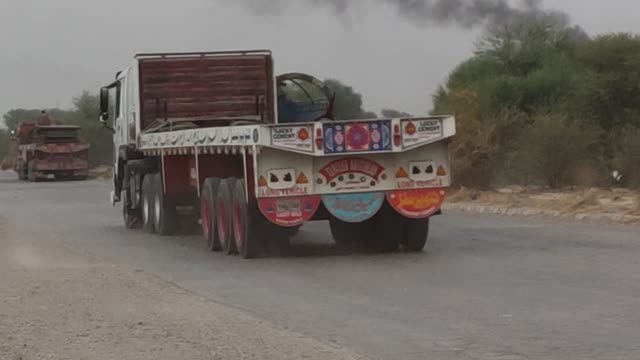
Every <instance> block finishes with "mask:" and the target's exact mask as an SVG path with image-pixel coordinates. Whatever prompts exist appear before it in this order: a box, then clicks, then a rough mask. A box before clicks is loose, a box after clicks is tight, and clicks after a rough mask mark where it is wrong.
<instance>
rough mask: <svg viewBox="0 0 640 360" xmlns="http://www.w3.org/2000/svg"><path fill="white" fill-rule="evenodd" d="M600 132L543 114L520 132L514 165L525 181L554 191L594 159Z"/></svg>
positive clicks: (572, 182) (570, 182)
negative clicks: (521, 133)
mask: <svg viewBox="0 0 640 360" xmlns="http://www.w3.org/2000/svg"><path fill="white" fill-rule="evenodd" d="M599 138H600V132H599V131H598V130H594V129H585V128H582V127H580V126H579V125H578V123H577V122H575V121H569V120H568V119H567V118H565V117H561V116H555V115H544V116H540V117H537V118H536V120H535V123H534V124H533V125H532V126H531V127H530V128H528V129H527V131H525V132H523V135H522V137H521V138H520V144H519V149H518V151H517V156H516V157H515V158H516V161H517V163H516V164H515V165H514V166H515V168H516V169H518V170H519V172H520V174H522V175H523V176H524V179H525V181H526V180H529V181H531V182H534V183H538V184H542V185H545V186H550V187H552V188H558V187H561V186H564V185H572V184H574V183H575V181H576V178H575V177H576V173H577V172H578V171H579V170H580V169H581V168H584V166H585V165H588V164H589V163H590V162H592V161H594V160H595V159H597V158H598V151H599V145H600V143H599Z"/></svg>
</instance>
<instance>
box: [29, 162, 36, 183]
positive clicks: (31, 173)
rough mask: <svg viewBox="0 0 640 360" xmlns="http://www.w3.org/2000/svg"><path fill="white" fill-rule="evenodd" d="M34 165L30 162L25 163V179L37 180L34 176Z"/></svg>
mask: <svg viewBox="0 0 640 360" xmlns="http://www.w3.org/2000/svg"><path fill="white" fill-rule="evenodd" d="M35 167H36V165H35V164H34V163H32V162H29V163H28V164H27V180H29V181H31V182H36V181H37V180H38V178H37V177H36V172H35Z"/></svg>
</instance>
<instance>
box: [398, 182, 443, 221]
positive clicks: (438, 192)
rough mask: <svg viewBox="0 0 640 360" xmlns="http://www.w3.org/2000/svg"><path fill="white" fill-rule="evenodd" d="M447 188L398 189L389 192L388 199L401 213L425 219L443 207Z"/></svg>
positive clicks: (408, 216) (412, 217)
mask: <svg viewBox="0 0 640 360" xmlns="http://www.w3.org/2000/svg"><path fill="white" fill-rule="evenodd" d="M446 195H447V191H446V189H443V188H436V189H414V190H398V191H390V192H388V193H387V201H388V202H389V205H391V207H392V208H394V209H395V210H396V211H397V212H398V213H400V214H401V215H403V216H405V217H407V218H410V219H424V218H428V217H430V216H432V215H434V214H436V213H437V212H438V211H439V210H440V208H441V207H442V203H443V202H444V198H445V196H446Z"/></svg>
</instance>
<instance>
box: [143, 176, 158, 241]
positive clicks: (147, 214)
mask: <svg viewBox="0 0 640 360" xmlns="http://www.w3.org/2000/svg"><path fill="white" fill-rule="evenodd" d="M152 177H153V175H151V174H149V175H146V176H145V177H144V180H142V229H143V230H144V231H146V232H148V233H154V232H155V228H156V226H155V221H154V219H155V215H154V213H153V212H154V208H155V205H154V204H153V201H154V198H155V197H154V196H153V184H152Z"/></svg>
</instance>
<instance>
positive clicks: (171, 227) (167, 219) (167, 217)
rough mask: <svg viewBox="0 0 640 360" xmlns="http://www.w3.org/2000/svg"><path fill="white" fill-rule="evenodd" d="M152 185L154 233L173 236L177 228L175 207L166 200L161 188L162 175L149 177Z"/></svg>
mask: <svg viewBox="0 0 640 360" xmlns="http://www.w3.org/2000/svg"><path fill="white" fill-rule="evenodd" d="M151 181H152V184H153V195H154V200H153V206H154V209H153V215H154V217H155V218H154V222H155V225H156V231H157V232H158V234H160V235H164V236H167V235H173V234H174V233H175V231H176V229H177V228H178V223H177V213H176V207H175V205H174V204H173V203H172V202H171V201H170V200H169V199H168V198H167V196H166V194H165V193H164V187H163V186H162V174H155V175H153V176H152V177H151Z"/></svg>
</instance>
